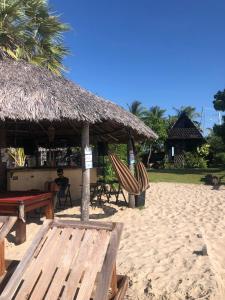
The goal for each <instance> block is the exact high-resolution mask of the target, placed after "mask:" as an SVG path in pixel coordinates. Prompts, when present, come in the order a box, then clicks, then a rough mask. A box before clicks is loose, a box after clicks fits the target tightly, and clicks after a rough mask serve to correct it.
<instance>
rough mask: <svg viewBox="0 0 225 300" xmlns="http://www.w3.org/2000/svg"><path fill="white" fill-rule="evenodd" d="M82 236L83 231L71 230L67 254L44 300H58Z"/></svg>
mask: <svg viewBox="0 0 225 300" xmlns="http://www.w3.org/2000/svg"><path fill="white" fill-rule="evenodd" d="M83 235H84V229H82V230H80V229H73V235H72V238H71V241H70V244H69V245H68V248H67V252H66V254H65V256H64V257H63V258H62V260H61V262H60V267H59V269H58V271H57V273H56V275H55V277H54V279H53V281H52V283H51V286H50V288H49V290H48V293H47V295H46V297H45V300H52V299H58V296H59V293H60V291H61V289H62V286H63V284H64V283H65V279H66V277H67V275H68V272H69V269H70V265H71V263H72V261H73V260H75V259H76V257H77V254H78V251H79V248H80V245H81V239H82V237H83Z"/></svg>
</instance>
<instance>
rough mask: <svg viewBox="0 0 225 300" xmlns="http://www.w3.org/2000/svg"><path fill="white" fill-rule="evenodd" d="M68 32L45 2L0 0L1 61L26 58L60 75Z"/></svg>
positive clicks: (66, 27) (42, 0)
mask: <svg viewBox="0 0 225 300" xmlns="http://www.w3.org/2000/svg"><path fill="white" fill-rule="evenodd" d="M67 30H68V26H67V25H66V24H63V23H61V22H60V21H59V16H56V15H53V13H52V12H51V11H50V10H49V8H48V5H47V2H46V1H45V0H0V57H1V58H4V57H10V58H13V59H25V60H27V61H29V62H32V63H35V64H37V65H41V66H43V67H46V68H48V69H49V70H51V71H52V72H54V73H56V74H60V73H61V72H62V70H64V66H63V64H62V60H63V57H64V56H65V55H66V54H68V50H67V49H66V48H65V47H64V45H63V40H62V34H63V32H65V31H67Z"/></svg>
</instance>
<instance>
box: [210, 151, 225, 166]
mask: <svg viewBox="0 0 225 300" xmlns="http://www.w3.org/2000/svg"><path fill="white" fill-rule="evenodd" d="M213 163H215V164H225V152H220V153H215V154H214V155H213Z"/></svg>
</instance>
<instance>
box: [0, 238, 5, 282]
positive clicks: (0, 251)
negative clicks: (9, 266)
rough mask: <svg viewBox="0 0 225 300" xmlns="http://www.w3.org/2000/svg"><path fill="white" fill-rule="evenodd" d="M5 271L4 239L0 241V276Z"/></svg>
mask: <svg viewBox="0 0 225 300" xmlns="http://www.w3.org/2000/svg"><path fill="white" fill-rule="evenodd" d="M4 273H5V240H4V238H3V240H1V241H0V276H2V275H4Z"/></svg>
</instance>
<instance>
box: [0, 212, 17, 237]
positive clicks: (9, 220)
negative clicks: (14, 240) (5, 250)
mask: <svg viewBox="0 0 225 300" xmlns="http://www.w3.org/2000/svg"><path fill="white" fill-rule="evenodd" d="M0 218H1V223H3V222H4V223H3V225H2V226H1V230H0V241H1V240H3V239H4V238H5V237H6V235H7V234H8V233H9V231H10V230H11V229H12V227H13V225H14V224H15V223H16V220H17V217H3V216H1V217H0Z"/></svg>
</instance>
